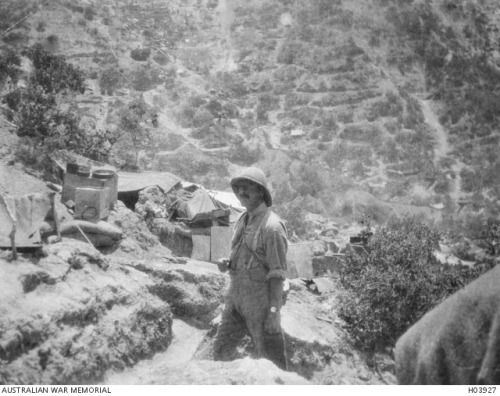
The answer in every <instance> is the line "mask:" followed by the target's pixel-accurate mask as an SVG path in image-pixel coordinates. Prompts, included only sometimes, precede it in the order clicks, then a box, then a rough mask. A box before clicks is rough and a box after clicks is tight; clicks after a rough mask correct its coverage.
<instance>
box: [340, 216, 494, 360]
mask: <svg viewBox="0 0 500 396" xmlns="http://www.w3.org/2000/svg"><path fill="white" fill-rule="evenodd" d="M495 230H496V231H494V232H497V230H498V228H495ZM369 232H370V230H369V229H368V230H366V231H365V235H368V234H369ZM439 239H440V235H439V233H438V232H437V231H436V230H435V229H433V228H432V227H430V226H428V225H426V224H424V223H422V222H421V221H419V220H417V219H416V218H410V217H406V218H404V219H402V220H399V221H396V222H394V223H392V224H389V225H388V226H384V227H381V228H379V229H378V230H377V231H376V232H375V233H374V234H373V236H371V237H370V238H369V242H368V245H367V246H366V251H367V254H366V255H358V254H356V253H355V252H354V251H353V250H351V251H350V252H349V253H348V255H347V257H346V260H345V262H344V263H343V265H342V268H341V273H340V275H341V283H342V286H343V287H344V288H345V292H344V294H342V295H341V304H340V315H341V317H342V318H343V319H344V320H345V321H346V323H347V329H348V331H349V332H350V334H351V335H352V336H353V338H354V340H355V341H356V342H357V343H358V344H359V345H360V346H361V347H363V348H364V349H366V350H369V351H375V350H377V349H383V348H385V347H389V346H392V345H394V344H395V342H396V340H397V339H398V338H399V337H400V336H401V335H402V334H403V333H404V332H405V331H406V330H407V329H408V328H409V327H410V326H411V325H412V324H414V323H415V322H416V321H417V320H418V319H420V318H421V317H422V316H423V315H424V314H425V313H426V312H428V311H429V310H430V309H432V308H433V307H434V306H436V305H437V304H438V303H439V302H441V301H442V300H443V299H445V298H446V297H447V296H449V295H450V294H452V293H454V292H455V291H457V290H458V289H460V288H461V287H463V286H464V285H466V284H467V283H469V282H470V281H472V280H473V279H475V278H476V277H477V276H478V275H480V274H481V271H480V270H476V269H471V268H468V267H462V266H444V267H443V266H441V265H439V264H438V262H437V260H436V258H435V257H434V255H433V252H434V250H435V248H436V247H437V243H438V241H439ZM490 241H491V242H493V241H494V242H497V241H498V234H497V233H496V234H495V235H494V237H493V238H492V239H491V240H490ZM491 265H494V262H490V263H488V264H487V265H486V268H491Z"/></svg>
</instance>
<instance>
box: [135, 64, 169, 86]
mask: <svg viewBox="0 0 500 396" xmlns="http://www.w3.org/2000/svg"><path fill="white" fill-rule="evenodd" d="M162 82H163V80H162V78H161V71H160V70H159V69H157V68H156V67H150V65H147V66H143V67H138V68H136V69H135V70H133V71H132V87H133V88H134V89H135V90H136V91H149V90H150V89H153V88H154V87H156V86H157V85H159V84H161V83H162Z"/></svg>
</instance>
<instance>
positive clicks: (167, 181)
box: [117, 172, 181, 193]
mask: <svg viewBox="0 0 500 396" xmlns="http://www.w3.org/2000/svg"><path fill="white" fill-rule="evenodd" d="M117 173H118V193H126V192H134V191H140V190H143V189H145V188H146V187H150V186H158V187H160V188H161V189H162V190H163V192H165V193H167V192H169V191H170V190H171V189H172V188H174V187H175V186H176V185H177V184H178V183H180V182H181V178H180V177H178V176H175V175H173V174H172V173H168V172H141V173H134V172H117Z"/></svg>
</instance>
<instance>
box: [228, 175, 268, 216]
mask: <svg viewBox="0 0 500 396" xmlns="http://www.w3.org/2000/svg"><path fill="white" fill-rule="evenodd" d="M233 191H234V193H235V194H236V198H238V199H239V201H240V202H241V205H243V206H244V207H245V208H246V209H247V210H248V211H250V210H253V209H255V208H256V207H257V206H259V205H260V204H261V203H262V202H263V201H264V192H263V191H262V189H261V188H260V187H259V186H258V185H257V184H255V183H252V182H250V181H246V180H241V181H239V182H238V183H236V184H234V185H233Z"/></svg>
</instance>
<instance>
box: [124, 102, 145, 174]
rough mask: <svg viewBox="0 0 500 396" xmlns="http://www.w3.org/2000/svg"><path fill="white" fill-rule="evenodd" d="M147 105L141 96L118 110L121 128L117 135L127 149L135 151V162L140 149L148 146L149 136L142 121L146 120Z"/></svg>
mask: <svg viewBox="0 0 500 396" xmlns="http://www.w3.org/2000/svg"><path fill="white" fill-rule="evenodd" d="M147 114H148V107H147V104H146V102H145V101H144V98H143V97H142V96H140V97H138V98H136V99H134V100H133V101H132V102H131V103H129V105H128V106H126V107H124V108H123V109H122V110H121V111H120V121H119V127H120V129H121V130H122V133H121V135H120V136H119V137H118V139H119V140H120V141H122V143H124V145H125V146H126V147H127V150H128V151H132V152H134V153H135V164H134V165H137V163H138V160H139V153H140V151H141V150H143V149H145V148H147V147H148V144H149V142H150V139H151V136H150V133H149V131H148V129H146V128H145V127H144V126H143V125H142V123H143V122H144V121H145V120H146V118H147Z"/></svg>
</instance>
